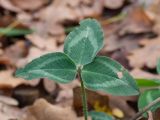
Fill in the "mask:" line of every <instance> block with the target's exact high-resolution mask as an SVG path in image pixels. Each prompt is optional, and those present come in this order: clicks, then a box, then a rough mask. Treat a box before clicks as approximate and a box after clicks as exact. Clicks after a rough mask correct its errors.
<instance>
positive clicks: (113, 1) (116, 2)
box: [104, 0, 125, 9]
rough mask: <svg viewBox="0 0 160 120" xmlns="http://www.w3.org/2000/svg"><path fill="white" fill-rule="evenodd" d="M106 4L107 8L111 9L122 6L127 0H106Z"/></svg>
mask: <svg viewBox="0 0 160 120" xmlns="http://www.w3.org/2000/svg"><path fill="white" fill-rule="evenodd" d="M104 1H105V2H104V5H105V7H107V8H110V9H118V8H120V7H122V5H123V4H124V2H125V0H104Z"/></svg>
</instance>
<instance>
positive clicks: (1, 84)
mask: <svg viewBox="0 0 160 120" xmlns="http://www.w3.org/2000/svg"><path fill="white" fill-rule="evenodd" d="M0 76H1V77H0V88H5V87H8V88H9V87H11V88H14V87H16V86H18V85H20V84H23V83H27V81H25V80H24V79H21V78H15V77H13V71H11V70H5V71H1V72H0Z"/></svg>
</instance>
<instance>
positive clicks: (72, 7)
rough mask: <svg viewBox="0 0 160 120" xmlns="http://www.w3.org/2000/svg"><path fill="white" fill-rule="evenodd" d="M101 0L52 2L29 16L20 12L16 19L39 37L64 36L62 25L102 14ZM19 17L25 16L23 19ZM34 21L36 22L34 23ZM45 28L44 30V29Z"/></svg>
mask: <svg viewBox="0 0 160 120" xmlns="http://www.w3.org/2000/svg"><path fill="white" fill-rule="evenodd" d="M102 10H103V1H102V0H101V1H100V0H76V1H75V0H54V1H53V2H52V3H51V4H49V5H48V6H46V7H44V8H43V9H40V10H39V11H36V12H35V13H33V14H32V16H31V15H30V17H28V15H26V13H24V12H21V13H20V14H21V15H20V14H18V16H19V17H18V18H19V19H22V20H21V21H22V22H23V23H24V21H26V22H25V23H26V24H27V25H28V26H30V27H31V28H33V29H34V30H36V31H37V32H38V33H40V34H41V35H46V34H49V35H56V36H57V35H64V27H63V25H62V24H63V23H66V21H67V22H68V21H70V22H71V21H74V22H78V21H79V20H81V19H83V18H85V17H95V16H98V15H100V14H101V13H102ZM20 16H27V17H26V19H27V20H25V18H24V17H23V18H22V17H20ZM35 20H36V21H35ZM44 28H45V29H44Z"/></svg>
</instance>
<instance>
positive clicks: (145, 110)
mask: <svg viewBox="0 0 160 120" xmlns="http://www.w3.org/2000/svg"><path fill="white" fill-rule="evenodd" d="M159 102H160V97H159V98H157V99H155V100H154V101H153V102H151V103H150V104H149V105H148V106H146V107H145V108H144V109H142V110H141V111H139V112H138V113H137V114H136V115H135V116H134V117H133V118H131V119H130V120H136V119H138V118H139V117H141V116H142V115H143V114H144V113H145V112H147V111H148V110H149V109H150V108H151V107H152V106H154V105H155V104H157V103H159Z"/></svg>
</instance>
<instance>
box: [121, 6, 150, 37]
mask: <svg viewBox="0 0 160 120" xmlns="http://www.w3.org/2000/svg"><path fill="white" fill-rule="evenodd" d="M152 26H153V21H152V20H151V19H150V18H149V16H148V15H147V14H146V13H145V11H144V10H143V9H142V8H140V7H137V6H135V7H133V8H131V9H130V10H129V12H128V16H127V18H126V19H124V21H123V22H122V24H121V27H120V30H119V32H118V34H119V35H120V36H123V35H125V34H138V33H147V32H151V31H152Z"/></svg>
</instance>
